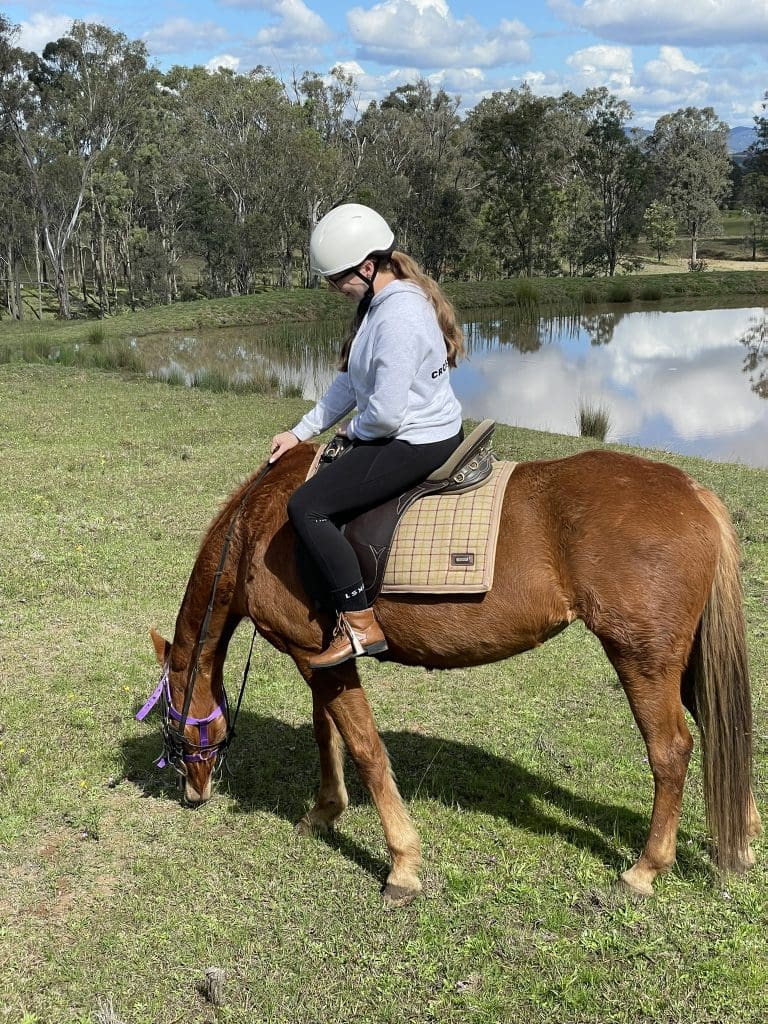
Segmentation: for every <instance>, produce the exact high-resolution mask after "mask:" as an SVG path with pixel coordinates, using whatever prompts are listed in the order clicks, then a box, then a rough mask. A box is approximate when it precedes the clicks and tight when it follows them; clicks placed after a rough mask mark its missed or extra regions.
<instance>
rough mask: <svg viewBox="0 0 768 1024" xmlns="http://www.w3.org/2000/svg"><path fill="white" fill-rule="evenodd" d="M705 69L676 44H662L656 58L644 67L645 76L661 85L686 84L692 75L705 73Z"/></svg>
mask: <svg viewBox="0 0 768 1024" xmlns="http://www.w3.org/2000/svg"><path fill="white" fill-rule="evenodd" d="M705 70H706V69H705V68H703V67H701V66H700V65H698V64H696V63H694V61H692V60H688V59H687V58H686V57H684V56H683V52H682V50H679V49H678V48H677V47H676V46H662V47H661V49H660V50H659V56H658V57H657V58H656V60H649V61H648V62H647V64H645V65H644V67H643V72H644V75H645V78H646V79H647V80H648V81H649V82H651V83H653V84H655V85H660V86H679V85H684V84H686V83H688V82H690V80H691V78H692V77H695V76H697V75H703V74H704V73H705Z"/></svg>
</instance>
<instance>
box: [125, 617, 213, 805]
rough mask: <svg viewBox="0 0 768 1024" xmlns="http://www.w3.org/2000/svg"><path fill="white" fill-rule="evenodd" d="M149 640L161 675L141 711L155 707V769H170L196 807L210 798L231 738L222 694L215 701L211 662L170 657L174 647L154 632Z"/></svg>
mask: <svg viewBox="0 0 768 1024" xmlns="http://www.w3.org/2000/svg"><path fill="white" fill-rule="evenodd" d="M150 635H151V637H152V644H153V646H154V648H155V655H156V657H157V660H158V663H159V665H160V667H161V669H162V675H161V677H160V682H159V683H158V686H157V689H156V690H155V693H154V694H153V695H152V697H151V698H150V701H149V702H148V703H147V705H145V707H144V708H142V712H144V713H146V712H148V711H149V710H150V707H152V706H154V704H156V703H159V704H160V711H161V714H162V717H163V743H164V747H163V753H162V755H161V756H160V758H159V759H158V761H157V764H158V766H159V767H165V766H166V765H169V766H170V767H172V768H173V769H174V770H175V771H176V772H177V774H178V776H179V786H180V787H181V788H183V790H184V799H185V800H186V802H187V803H188V804H192V805H198V804H201V803H204V802H205V801H206V800H208V799H209V798H210V796H211V781H212V775H213V771H214V769H216V768H219V769H220V768H221V766H222V764H223V760H224V755H225V752H226V749H227V746H228V744H229V741H230V738H231V731H230V727H229V707H228V705H227V698H226V693H225V692H224V688H223V686H221V687H219V691H220V694H221V697H220V698H219V699H217V698H216V697H215V696H214V686H213V685H212V684H213V682H214V678H215V675H216V663H215V661H216V659H213V658H208V659H203V658H200V659H199V660H198V659H197V656H196V655H195V656H194V657H193V658H188V657H185V656H182V657H179V658H174V653H175V645H174V644H171V643H169V642H168V641H167V640H166V639H165V637H163V636H161V635H160V633H158V632H157V630H156V629H154V628H152V629H151V630H150ZM219 669H220V666H219ZM219 675H220V672H219ZM190 684H192V685H190ZM193 690H194V692H193ZM150 702H151V703H150ZM145 709H146V710H145ZM142 712H140V713H139V714H142ZM137 717H138V716H137ZM142 717H143V716H142Z"/></svg>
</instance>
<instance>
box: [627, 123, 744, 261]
mask: <svg viewBox="0 0 768 1024" xmlns="http://www.w3.org/2000/svg"><path fill="white" fill-rule="evenodd" d="M728 133H729V129H728V125H727V124H725V123H724V122H723V121H721V120H720V118H719V117H718V116H717V115H716V114H715V111H714V110H713V109H712V107H701V108H699V107H686V108H684V109H681V110H677V111H675V113H673V114H665V115H664V116H663V117H660V118H659V120H658V121H657V122H656V125H655V127H654V129H653V132H652V133H651V134H650V135H649V136H648V138H647V140H646V146H647V150H648V154H649V157H650V160H651V165H652V167H653V171H654V175H655V181H656V188H657V192H658V197H659V198H662V199H663V200H664V201H665V202H666V203H668V205H669V206H670V208H671V209H672V211H673V213H674V214H675V217H676V218H677V220H678V223H679V224H680V225H681V227H682V228H683V229H684V230H685V232H686V234H687V236H688V238H689V240H690V266H691V267H695V266H696V263H697V254H698V244H699V240H700V239H701V237H702V235H703V234H704V233H705V232H707V231H709V230H712V229H713V228H715V227H716V226H717V224H718V222H719V213H720V208H721V205H722V203H723V202H724V201H725V199H726V198H727V196H728V193H729V191H730V168H731V159H730V154H729V152H728Z"/></svg>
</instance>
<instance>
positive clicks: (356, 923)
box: [0, 366, 768, 1024]
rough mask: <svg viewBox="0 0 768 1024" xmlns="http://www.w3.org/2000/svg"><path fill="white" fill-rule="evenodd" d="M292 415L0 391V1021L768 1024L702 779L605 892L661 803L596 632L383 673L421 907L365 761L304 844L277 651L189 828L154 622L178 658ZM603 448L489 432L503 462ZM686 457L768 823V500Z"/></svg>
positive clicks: (737, 888) (84, 377) (242, 641)
mask: <svg viewBox="0 0 768 1024" xmlns="http://www.w3.org/2000/svg"><path fill="white" fill-rule="evenodd" d="M303 408H304V405H303V403H302V402H300V401H298V400H276V399H274V398H270V397H254V396H242V395H235V394H223V395H216V394H213V393H210V392H201V391H197V390H187V389H181V388H165V387H161V386H159V385H158V384H156V383H153V382H151V381H146V380H141V379H137V378H133V379H130V380H128V381H126V380H123V379H120V378H118V377H116V376H112V375H109V374H104V373H98V372H95V371H82V370H78V369H73V368H67V367H64V368H57V369H54V368H52V367H21V366H5V367H0V464H1V465H2V473H0V516H1V519H0V522H1V523H2V536H3V545H2V572H1V573H0V696H1V697H2V705H1V706H2V711H1V712H0V935H1V938H2V941H1V942H0V970H1V971H2V977H3V979H4V985H3V996H2V999H1V1000H0V1021H5V1020H7V1021H9V1022H14V1024H15V1022H20V1021H24V1022H26V1024H32V1022H38V1024H64V1022H67V1024H69V1022H80V1024H85V1022H89V1024H95V1022H101V1024H103V1022H106V1021H109V1022H110V1024H116V1022H118V1021H119V1022H122V1024H177V1022H178V1024H209V1022H213V1021H217V1022H218V1021H220V1022H236V1024H262V1022H263V1024H267V1022H269V1024H296V1022H301V1024H309V1022H312V1021H318V1022H322V1024H341V1022H344V1024H347V1022H348V1024H352V1022H354V1024H381V1022H393V1024H402V1022H405V1021H408V1022H417V1024H433V1022H434V1024H437V1022H440V1024H444V1022H449V1024H465V1022H467V1021H479V1022H485V1024H497V1022H512V1021H516V1020H518V1019H519V1018H521V1017H523V1018H524V1019H525V1020H526V1021H527V1022H529V1024H545V1022H546V1024H553V1022H554V1024H577V1022H579V1024H586V1022H590V1024H598V1022H599V1024H651V1022H653V1024H673V1022H681V1021H697V1022H701V1024H704V1022H710V1024H715V1022H718V1024H723V1022H732V1024H763V1022H764V1021H765V1019H766V1016H767V1015H768V933H767V932H766V919H767V918H766V915H767V913H768V907H767V897H766V893H768V843H766V842H765V841H762V842H760V843H758V844H757V854H758V858H759V860H758V865H757V867H756V868H755V869H754V870H753V871H752V872H751V873H750V874H749V875H747V876H745V877H743V878H734V879H729V880H728V881H727V882H722V881H719V880H718V879H717V878H715V877H714V876H713V875H712V873H711V869H710V865H709V860H708V858H707V853H706V849H707V836H706V833H705V825H704V816H703V807H702V794H701V785H700V770H699V763H698V759H697V758H696V757H695V758H694V761H693V763H692V766H691V771H690V775H689V784H688V787H687V790H686V797H685V803H684V812H683V821H682V828H681V836H680V847H679V860H678V865H677V866H676V867H675V869H674V870H673V871H672V872H671V873H670V875H669V876H667V878H665V879H664V880H663V881H662V882H661V883H660V884H659V885H658V891H657V894H656V896H655V897H654V898H653V899H651V900H648V901H646V902H635V901H634V900H633V899H631V898H629V897H627V896H626V895H624V894H623V893H622V892H620V891H619V890H618V889H617V888H616V886H615V878H616V876H617V874H618V872H619V871H620V870H622V869H623V868H624V867H626V866H627V865H628V864H629V863H630V860H631V858H633V857H634V856H635V855H636V853H637V851H638V849H639V848H640V846H641V845H642V842H643V840H644V836H645V833H646V830H647V822H648V814H649V809H650V801H651V794H652V782H651V778H650V775H649V771H648V765H647V763H646V760H645V751H644V748H643V745H642V743H641V740H640V738H639V735H638V733H637V730H636V729H635V728H634V727H633V725H632V722H631V718H630V714H629V710H628V707H627V704H626V701H625V699H624V697H623V695H622V694H621V692H620V691H619V690H618V689H617V685H616V680H615V677H614V675H613V673H612V671H611V669H610V667H609V665H608V663H607V661H606V660H605V658H604V656H603V655H602V654H601V652H600V651H599V649H598V646H597V644H596V642H594V640H593V638H592V637H591V636H590V635H589V634H588V633H586V632H585V631H584V630H583V629H581V628H580V627H579V626H578V625H577V626H573V627H571V629H569V630H567V631H566V632H565V633H564V634H562V635H561V636H560V637H558V638H556V639H555V640H552V641H551V642H550V643H548V644H546V645H545V646H544V647H543V648H542V649H541V650H539V651H537V652H532V653H530V654H526V655H522V656H520V657H518V658H515V659H512V660H511V661H509V662H505V663H501V664H498V665H493V666H487V667H484V668H479V669H472V670H466V671H459V670H456V671H452V672H442V673H439V672H435V673H427V672H424V671H421V670H419V669H403V668H400V667H397V666H378V665H376V664H366V665H365V666H364V677H365V682H366V688H367V690H368V692H369V695H370V698H371V701H372V704H373V707H374V713H375V715H376V717H377V720H378V723H379V726H380V728H381V730H382V732H383V735H384V738H385V741H386V743H387V746H388V748H389V751H390V755H391V757H392V760H393V763H394V766H395V769H396V771H397V775H398V779H399V783H400V786H401V788H402V791H403V793H404V795H405V797H406V798H407V800H408V802H409V805H410V807H411V810H412V812H413V815H414V818H415V820H416V823H417V827H418V828H419V830H420V832H421V835H422V839H423V843H424V851H425V873H424V878H425V889H426V891H425V894H424V896H423V898H422V899H420V900H419V901H418V902H416V903H414V904H413V905H412V906H411V907H409V908H407V909H405V910H403V911H400V912H397V913H387V914H385V913H383V912H382V909H381V904H380V897H379V887H380V884H381V883H382V881H383V879H384V877H385V875H386V870H387V867H386V847H385V845H384V842H383V838H382V835H381V829H380V826H379V823H378V818H377V816H376V814H375V811H374V810H373V808H372V807H371V805H370V803H369V801H368V799H367V797H366V796H365V795H364V792H363V791H362V789H361V787H360V785H359V783H358V781H357V779H356V776H355V773H354V769H353V768H352V767H351V766H350V767H349V768H348V775H349V783H350V793H351V798H352V804H351V806H350V809H349V811H348V812H347V814H346V815H345V816H344V818H343V819H342V821H341V823H340V825H339V828H338V830H337V832H336V835H335V837H333V838H331V839H329V840H328V841H327V842H324V841H321V840H312V841H300V840H297V839H296V838H295V837H294V833H293V824H294V822H295V821H296V820H297V819H298V818H299V817H300V816H301V815H302V813H303V812H304V811H305V809H306V807H307V806H308V804H310V802H311V801H312V799H313V795H314V789H315V785H316V781H317V759H316V754H315V748H314V742H313V739H312V735H311V728H310V701H309V697H308V694H307V692H306V690H305V687H304V685H303V683H302V682H301V681H300V679H299V678H298V675H297V673H296V672H295V670H294V669H293V668H292V666H291V664H290V662H289V661H288V659H287V658H285V657H284V656H281V655H279V654H277V653H276V652H274V651H273V650H272V649H271V648H269V647H268V646H267V645H266V644H265V643H263V642H261V641H259V642H258V643H257V649H256V654H255V658H254V665H253V667H252V671H251V679H250V683H249V690H248V693H247V695H246V700H245V705H244V711H243V713H242V715H241V719H240V724H239V729H238V739H237V741H236V743H235V746H234V748H233V752H232V757H231V775H228V776H227V777H226V778H225V780H224V783H223V785H222V786H221V787H220V789H219V791H218V794H217V795H216V797H215V799H214V800H213V801H212V802H211V803H210V804H209V805H207V806H206V807H205V808H204V809H202V810H201V811H199V812H196V813H195V812H190V811H186V810H184V809H183V808H182V807H180V806H179V804H178V802H177V799H176V796H175V794H174V792H173V791H172V790H171V789H170V788H166V786H167V782H168V780H167V779H164V778H162V777H161V776H159V775H158V774H157V773H156V772H155V771H153V769H152V759H153V758H154V757H155V756H156V755H157V753H158V751H159V746H160V742H159V734H158V727H157V722H156V721H155V722H149V723H147V724H146V725H138V724H137V723H135V722H134V721H133V718H132V715H133V713H134V712H135V711H136V709H137V708H138V707H139V706H140V704H141V703H142V702H143V701H144V699H145V698H146V696H147V695H148V693H149V691H150V690H151V688H152V686H153V685H154V681H155V679H156V675H157V669H156V665H155V662H154V658H153V654H152V652H151V649H150V644H149V639H148V636H147V627H148V625H149V624H150V623H153V622H154V623H156V624H157V625H158V626H159V627H160V629H161V630H162V631H163V632H164V633H166V634H172V632H173V624H174V619H175V615H176V612H177V610H178V606H179V603H180V601H181V597H182V594H183V591H184V586H185V584H186V580H187V576H188V573H189V570H190V568H191V564H192V560H193V558H194V554H195V552H196V549H197V545H198V543H199V539H200V536H201V533H202V531H203V530H204V528H205V527H206V525H207V523H208V521H209V520H210V518H211V516H212V515H213V513H214V512H215V510H216V509H217V508H218V506H219V503H220V502H221V500H222V499H223V497H224V496H225V495H226V494H227V493H228V492H229V491H230V489H231V488H232V487H233V486H234V485H235V484H236V483H237V482H238V481H239V480H240V479H241V478H242V476H243V475H244V474H246V473H247V472H249V471H250V470H251V469H252V468H253V467H254V466H255V465H256V464H257V463H258V462H259V461H260V460H261V459H262V457H263V455H264V453H265V451H266V446H267V442H268V439H269V437H270V436H271V435H272V434H273V433H274V432H275V431H276V430H277V429H278V428H280V427H283V426H285V425H286V424H288V423H290V422H293V421H295V419H296V418H297V417H298V415H299V413H300V411H301V410H302V409H303ZM588 446H589V445H588V443H587V442H585V441H582V440H580V439H578V438H572V437H563V436H557V435H550V434H542V433H537V432H533V431H526V430H522V429H512V428H506V427H500V428H499V431H498V441H497V446H496V447H497V451H498V452H499V454H501V455H504V456H507V457H516V458H532V457H538V456H558V455H564V454H567V453H570V452H574V451H577V450H580V449H582V448H584V447H588ZM665 457H666V456H665ZM674 461H676V462H678V463H679V464H680V465H683V466H684V467H685V468H687V469H689V470H690V471H691V472H693V473H694V475H695V476H696V477H697V478H698V479H699V480H701V481H702V482H703V483H705V484H708V485H710V486H713V487H715V488H716V489H717V490H718V491H719V493H720V494H721V495H722V496H723V497H724V498H725V500H726V502H727V503H728V505H729V507H730V508H731V511H732V513H733V514H734V518H735V520H736V523H737V527H738V530H739V534H740V537H741V541H742V545H743V559H744V580H745V588H746V610H747V620H748V630H749V649H750V659H751V670H752V678H753V688H754V704H755V736H756V768H757V796H758V802H759V803H760V804H761V805H762V807H763V810H765V802H766V796H767V795H768V794H767V793H766V786H767V784H768V778H766V757H767V756H768V654H767V652H766V644H765V637H766V627H767V625H768V608H767V607H766V592H765V579H766V571H767V570H768V517H767V512H766V506H765V494H766V484H767V483H768V473H766V472H765V471H760V470H750V469H745V468H743V467H736V466H728V465H721V464H714V463H708V462H704V461H700V460H694V459H683V458H679V459H675V460H674ZM247 640H248V635H247V633H246V632H245V631H243V632H242V634H241V633H238V634H237V635H236V637H235V640H234V642H233V646H232V650H231V655H230V659H229V661H228V667H227V678H228V680H229V686H230V689H234V688H235V687H236V681H237V678H238V674H239V671H240V669H241V666H242V664H243V657H244V649H245V645H246V643H247ZM207 967H219V968H223V969H224V970H225V971H226V973H227V980H226V982H225V986H224V999H225V1004H224V1006H222V1007H221V1008H215V1007H213V1006H211V1005H210V1004H209V1003H207V1002H206V1001H205V1000H204V999H203V997H202V996H201V994H200V993H199V991H198V984H199V983H201V982H202V980H203V976H204V971H205V969H206V968H207Z"/></svg>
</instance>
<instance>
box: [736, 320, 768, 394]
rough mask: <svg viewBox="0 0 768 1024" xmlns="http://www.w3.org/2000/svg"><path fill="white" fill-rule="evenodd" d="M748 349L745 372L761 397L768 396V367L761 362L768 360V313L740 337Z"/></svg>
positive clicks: (753, 388)
mask: <svg viewBox="0 0 768 1024" xmlns="http://www.w3.org/2000/svg"><path fill="white" fill-rule="evenodd" d="M739 340H740V341H741V344H742V345H744V346H745V348H746V349H747V355H746V358H745V359H744V372H745V373H746V374H747V375H748V376H749V383H750V384H751V385H752V390H753V391H754V392H755V394H757V395H760V397H761V398H768V367H761V366H760V364H761V363H763V362H766V361H768V315H766V314H765V313H763V315H762V317H757V318H756V320H755V322H754V323H753V324H751V325H750V326H749V328H748V329H747V331H746V332H745V334H744V336H743V337H742V338H740V339H739Z"/></svg>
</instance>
